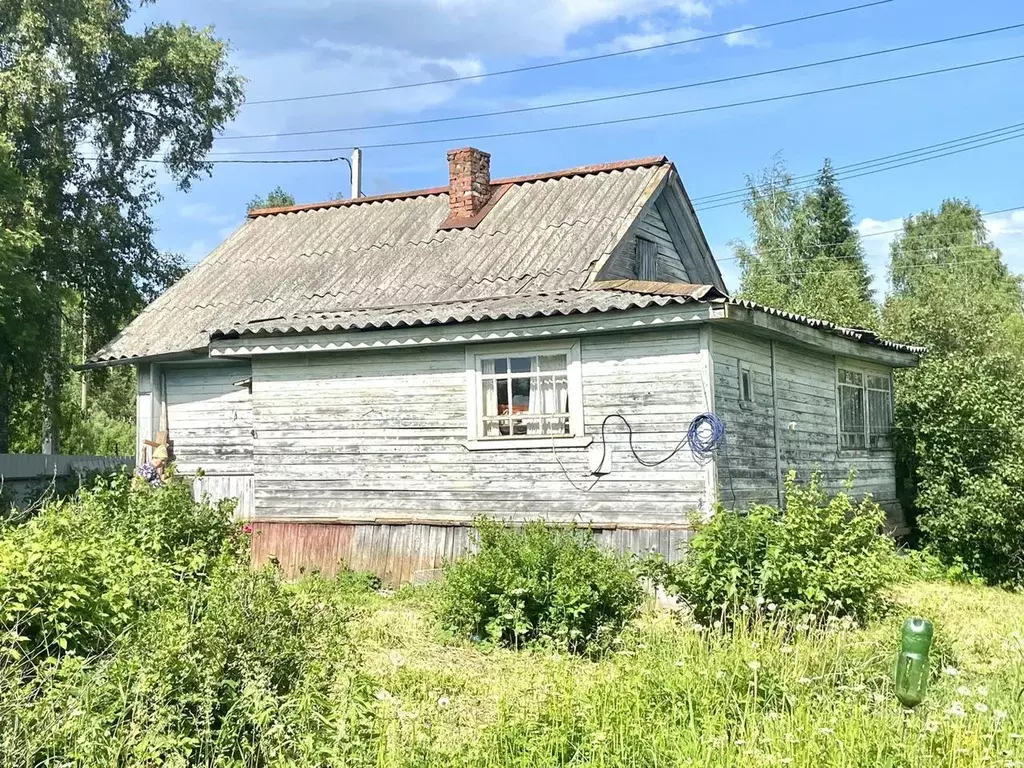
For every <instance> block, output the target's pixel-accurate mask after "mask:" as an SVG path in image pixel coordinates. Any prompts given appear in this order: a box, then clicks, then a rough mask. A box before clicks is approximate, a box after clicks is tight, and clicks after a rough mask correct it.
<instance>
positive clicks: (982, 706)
mask: <svg viewBox="0 0 1024 768" xmlns="http://www.w3.org/2000/svg"><path fill="white" fill-rule="evenodd" d="M974 711H975V712H981V713H982V714H984V713H985V712H988V704H986V703H985V702H983V701H976V702H975V703H974Z"/></svg>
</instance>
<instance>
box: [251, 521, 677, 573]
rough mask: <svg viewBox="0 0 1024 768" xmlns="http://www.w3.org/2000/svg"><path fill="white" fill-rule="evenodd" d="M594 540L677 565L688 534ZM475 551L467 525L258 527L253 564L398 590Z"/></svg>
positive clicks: (628, 534) (641, 532)
mask: <svg viewBox="0 0 1024 768" xmlns="http://www.w3.org/2000/svg"><path fill="white" fill-rule="evenodd" d="M594 535H595V538H596V539H597V541H598V543H600V544H601V545H602V546H605V547H608V548H610V549H613V550H615V551H618V552H638V553H644V552H659V553H661V554H662V555H664V556H665V557H666V558H667V559H669V560H670V561H672V562H676V561H677V560H678V559H679V557H680V556H681V554H682V552H683V550H684V548H685V544H686V541H687V538H688V535H689V532H688V531H687V530H686V529H683V528H660V529H605V530H595V531H594ZM473 549H474V542H473V536H472V531H471V529H470V528H469V527H468V526H464V525H416V524H398V525H373V524H345V523H271V522H263V521H259V520H257V521H255V522H254V523H253V534H252V555H253V562H254V563H255V564H256V565H263V564H265V563H268V562H275V563H277V564H278V565H279V567H280V568H281V569H282V571H283V572H284V574H285V575H286V576H287V577H288V578H296V577H298V576H301V575H302V574H304V573H310V572H313V571H318V572H320V573H324V574H326V575H332V576H333V575H334V574H336V573H338V571H339V570H342V569H344V568H346V567H347V568H349V569H351V570H353V571H364V572H370V573H375V574H376V575H377V576H378V577H379V578H380V579H381V580H382V581H383V582H385V583H387V584H392V585H398V584H404V583H408V582H410V581H419V580H425V579H429V578H431V577H433V576H436V575H437V571H438V569H440V568H441V567H442V566H443V565H444V564H445V563H446V562H452V561H454V560H457V559H459V558H460V557H462V556H464V555H466V554H469V553H470V552H472V551H473Z"/></svg>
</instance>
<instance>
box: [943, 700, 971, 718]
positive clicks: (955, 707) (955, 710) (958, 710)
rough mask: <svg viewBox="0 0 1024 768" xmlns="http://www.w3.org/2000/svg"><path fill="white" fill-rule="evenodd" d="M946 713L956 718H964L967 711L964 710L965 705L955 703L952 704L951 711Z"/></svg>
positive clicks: (948, 710)
mask: <svg viewBox="0 0 1024 768" xmlns="http://www.w3.org/2000/svg"><path fill="white" fill-rule="evenodd" d="M946 712H947V713H948V714H950V715H954V716H955V717H963V716H964V715H966V714H967V711H966V710H965V709H964V705H963V704H961V703H960V702H959V701H954V702H953V703H952V704H950V705H949V709H947V710H946Z"/></svg>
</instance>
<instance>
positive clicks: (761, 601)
mask: <svg viewBox="0 0 1024 768" xmlns="http://www.w3.org/2000/svg"><path fill="white" fill-rule="evenodd" d="M754 602H755V603H757V605H758V607H760V606H762V605H764V598H763V597H762V596H761V595H758V596H757V597H756V598H754Z"/></svg>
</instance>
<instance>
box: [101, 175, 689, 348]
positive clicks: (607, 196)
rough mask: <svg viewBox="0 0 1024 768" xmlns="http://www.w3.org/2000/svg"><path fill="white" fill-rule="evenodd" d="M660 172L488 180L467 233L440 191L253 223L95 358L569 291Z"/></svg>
mask: <svg viewBox="0 0 1024 768" xmlns="http://www.w3.org/2000/svg"><path fill="white" fill-rule="evenodd" d="M670 169H671V166H670V165H669V164H668V162H667V161H666V160H665V158H648V159H646V160H640V161H632V162H626V163H620V164H616V165H610V166H597V167H593V168H584V169H574V170H570V171H562V172H558V173H555V174H549V175H547V176H533V177H522V178H520V179H513V180H506V181H500V180H498V181H495V182H494V185H500V184H509V185H510V186H509V188H508V189H507V190H506V192H505V194H504V195H503V196H502V197H501V199H500V200H498V202H497V204H496V205H495V206H494V208H493V209H492V210H491V211H490V212H489V213H488V215H487V216H486V217H485V218H484V220H483V221H482V222H480V224H479V225H478V226H476V228H474V229H472V230H438V225H439V224H441V223H442V222H443V221H444V220H445V219H446V218H447V216H448V195H447V193H446V192H445V191H444V190H425V191H422V192H413V193H406V194H405V195H403V196H382V197H380V198H366V199H362V200H354V201H346V202H338V203H332V204H325V205H321V206H300V207H297V208H295V209H286V212H272V211H268V212H262V213H261V212H257V215H255V216H253V217H251V218H250V219H249V220H248V221H246V223H245V224H244V225H243V226H242V227H241V228H240V229H238V230H237V231H236V232H235V233H234V234H232V235H231V236H230V237H229V238H228V239H227V240H226V241H225V242H224V243H222V244H221V245H220V246H219V247H218V248H217V249H216V250H214V251H213V253H211V254H210V255H209V256H208V257H206V259H204V260H203V261H202V262H201V263H200V264H199V265H198V266H196V267H195V269H193V270H192V271H191V272H189V273H188V274H187V275H186V276H185V277H183V278H182V279H181V280H180V281H179V282H178V283H177V284H176V285H175V286H174V287H172V288H171V289H170V290H168V291H167V292H166V293H164V294H163V295H162V296H161V297H160V298H159V299H157V300H156V301H155V302H153V303H152V304H151V305H150V306H149V307H147V308H146V309H145V310H144V311H143V312H142V313H141V314H140V315H139V316H138V317H137V318H136V319H135V320H134V321H133V322H132V323H131V324H130V325H129V326H128V327H127V328H125V330H124V331H122V332H121V334H120V335H118V336H117V337H116V338H115V339H114V340H113V341H111V342H110V343H109V344H108V345H106V346H105V347H104V348H103V349H101V350H100V351H99V352H97V353H96V354H95V355H94V356H93V357H92V360H93V361H96V362H99V361H117V360H125V359H130V358H138V357H150V356H158V355H167V354H172V353H177V352H184V351H187V350H196V349H201V348H204V347H206V345H207V344H208V342H209V334H210V331H211V330H214V329H224V328H228V327H235V326H237V325H238V324H240V323H241V324H246V323H249V322H251V321H253V320H258V319H260V318H268V317H300V316H312V315H315V314H316V313H318V312H322V311H323V310H325V309H327V310H333V309H337V308H341V309H343V310H344V311H345V312H348V313H353V314H354V315H359V314H360V313H363V312H369V311H370V310H371V308H373V307H382V306H383V307H407V308H411V307H414V306H417V305H423V304H429V303H434V304H453V303H458V302H470V303H471V302H473V301H477V300H481V299H484V300H486V299H498V298H504V299H505V300H509V297H515V296H517V295H529V296H536V295H541V294H557V293H561V292H566V291H573V290H578V289H580V288H582V287H583V286H584V285H585V283H586V281H587V279H588V277H589V275H590V271H591V268H592V267H593V266H594V264H595V263H597V261H599V260H600V259H601V258H602V257H603V256H604V255H605V254H607V253H609V252H610V251H611V249H612V248H613V247H614V246H615V245H616V244H617V243H618V241H619V239H620V238H621V236H622V234H623V231H624V229H625V228H626V227H627V226H628V225H629V224H630V222H631V221H632V220H633V218H634V217H635V216H636V215H637V213H638V212H639V209H640V207H641V206H642V204H643V203H644V202H645V201H646V198H647V196H649V195H650V193H651V191H652V189H653V187H654V186H656V184H657V182H658V181H660V180H661V178H662V176H664V175H665V174H667V173H669V171H670ZM617 301H621V299H617Z"/></svg>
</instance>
